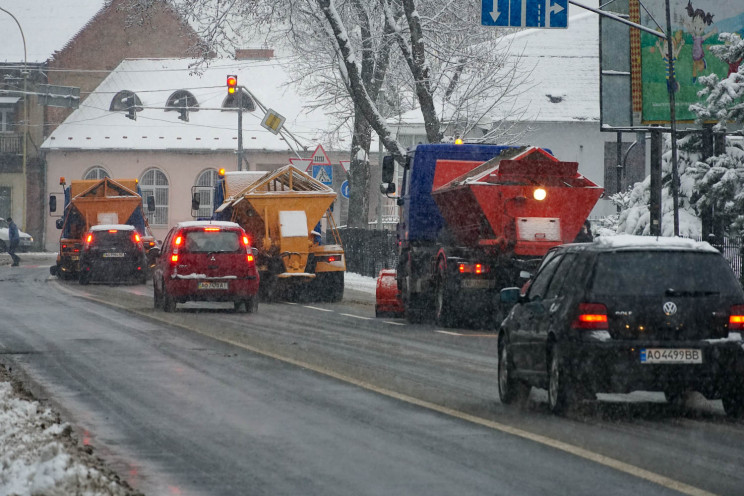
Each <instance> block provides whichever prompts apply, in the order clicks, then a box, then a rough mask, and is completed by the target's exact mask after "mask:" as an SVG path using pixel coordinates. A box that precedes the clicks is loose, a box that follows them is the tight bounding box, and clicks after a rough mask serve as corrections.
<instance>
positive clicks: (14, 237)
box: [8, 217, 21, 267]
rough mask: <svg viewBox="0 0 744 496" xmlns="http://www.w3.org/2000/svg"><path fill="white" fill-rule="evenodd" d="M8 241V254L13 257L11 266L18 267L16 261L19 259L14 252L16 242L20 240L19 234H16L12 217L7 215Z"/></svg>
mask: <svg viewBox="0 0 744 496" xmlns="http://www.w3.org/2000/svg"><path fill="white" fill-rule="evenodd" d="M8 241H9V246H8V255H10V258H12V259H13V263H12V264H11V266H12V267H18V262H20V261H21V259H20V258H19V257H18V255H16V253H15V252H16V249H18V243H20V242H21V236H20V234H18V226H16V224H15V222H13V219H11V218H10V217H8Z"/></svg>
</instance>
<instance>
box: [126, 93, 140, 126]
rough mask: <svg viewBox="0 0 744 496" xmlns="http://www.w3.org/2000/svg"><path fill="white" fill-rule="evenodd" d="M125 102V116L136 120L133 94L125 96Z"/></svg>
mask: <svg viewBox="0 0 744 496" xmlns="http://www.w3.org/2000/svg"><path fill="white" fill-rule="evenodd" d="M125 102H126V103H125V104H126V106H127V117H128V118H130V119H132V120H133V121H136V120H137V107H136V105H135V101H134V95H129V96H128V97H127V98H126V100H125Z"/></svg>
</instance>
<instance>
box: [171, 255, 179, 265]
mask: <svg viewBox="0 0 744 496" xmlns="http://www.w3.org/2000/svg"><path fill="white" fill-rule="evenodd" d="M170 260H171V263H176V262H178V253H174V254H173V255H171V259H170Z"/></svg>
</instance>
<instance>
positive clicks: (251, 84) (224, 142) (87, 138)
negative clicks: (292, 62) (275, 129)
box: [42, 59, 330, 151]
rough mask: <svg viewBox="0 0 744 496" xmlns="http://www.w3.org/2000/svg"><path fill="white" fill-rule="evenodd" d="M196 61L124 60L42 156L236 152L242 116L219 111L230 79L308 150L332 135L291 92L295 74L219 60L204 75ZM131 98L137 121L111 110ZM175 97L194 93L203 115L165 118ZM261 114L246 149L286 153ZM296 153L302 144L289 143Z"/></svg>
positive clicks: (251, 122)
mask: <svg viewBox="0 0 744 496" xmlns="http://www.w3.org/2000/svg"><path fill="white" fill-rule="evenodd" d="M192 63H193V60H191V59H128V60H124V61H122V63H121V64H119V66H118V67H117V68H116V69H114V70H113V71H112V72H111V74H109V76H108V77H107V78H106V79H105V80H104V81H103V82H101V84H100V85H99V86H98V88H96V89H95V91H93V93H91V95H90V96H89V97H88V98H87V99H86V100H85V101H84V102H82V104H81V105H80V108H78V109H76V110H75V111H74V112H73V113H72V114H71V115H70V116H69V117H68V118H67V119H66V120H65V122H64V123H62V124H61V125H60V126H59V127H58V128H57V129H55V130H54V132H53V133H52V134H51V136H50V137H49V138H48V139H47V140H46V141H45V142H44V144H43V145H42V148H43V149H45V150H148V151H150V150H213V151H234V150H236V149H237V143H238V136H237V112H236V111H234V110H231V111H225V110H222V107H223V102H224V100H225V98H226V97H227V86H226V77H227V75H228V74H236V75H237V76H238V84H239V85H242V86H245V87H246V89H247V90H248V91H249V92H250V93H251V94H253V95H254V96H255V98H257V99H258V100H259V101H260V102H261V103H262V104H263V105H264V106H266V107H267V108H271V109H273V110H274V111H275V112H277V113H279V114H280V115H282V116H284V117H285V118H286V121H285V123H284V128H285V129H287V130H289V132H291V133H292V134H293V135H294V136H295V137H297V139H298V140H299V141H300V142H302V143H303V144H305V145H307V146H309V145H312V144H315V143H318V142H320V141H321V140H322V138H323V132H324V131H325V130H327V129H329V128H330V124H329V116H328V115H326V114H325V113H324V112H323V111H322V110H314V111H311V112H306V111H305V110H303V108H302V107H303V104H305V103H306V100H305V99H304V98H302V97H301V96H300V95H299V93H298V91H297V89H296V87H294V86H286V85H285V83H287V82H288V81H290V79H291V74H289V73H288V71H287V69H286V68H285V67H284V65H283V64H282V62H281V60H278V59H271V60H268V61H266V60H263V61H257V60H248V61H235V60H216V61H213V62H211V63H210V65H209V67H208V68H206V69H204V70H203V72H202V73H201V74H194V73H193V69H191V68H190V65H191V64H192ZM124 90H128V91H132V92H134V93H135V94H136V95H137V97H138V98H139V99H140V100H141V102H142V107H143V109H142V110H141V111H139V112H137V113H136V116H137V119H136V120H132V119H129V118H127V116H126V115H127V112H126V111H111V110H109V108H110V106H111V102H112V100H113V98H114V96H115V95H116V94H117V93H118V92H120V91H124ZM178 90H186V91H188V92H190V93H191V94H192V95H193V96H194V98H195V99H196V101H197V102H198V106H199V110H198V111H190V112H189V113H188V119H189V120H188V122H184V121H182V120H180V119H179V112H178V111H172V110H171V111H166V110H165V107H166V103H167V102H168V99H169V97H171V95H173V93H174V92H176V91H178ZM263 117H264V113H263V112H262V111H261V110H260V109H259V108H258V105H256V110H255V111H253V112H247V111H244V112H243V148H244V149H246V150H257V149H258V150H279V151H286V150H289V149H290V146H289V145H288V144H287V142H286V141H284V138H282V137H281V136H280V135H274V134H272V133H271V132H269V131H268V130H266V129H265V128H263V127H262V126H261V120H262V119H263ZM291 145H292V148H294V149H296V148H297V145H296V144H295V143H291Z"/></svg>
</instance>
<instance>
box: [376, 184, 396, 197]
mask: <svg viewBox="0 0 744 496" xmlns="http://www.w3.org/2000/svg"><path fill="white" fill-rule="evenodd" d="M380 193H382V194H383V195H392V194H393V193H395V183H382V184H380Z"/></svg>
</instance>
